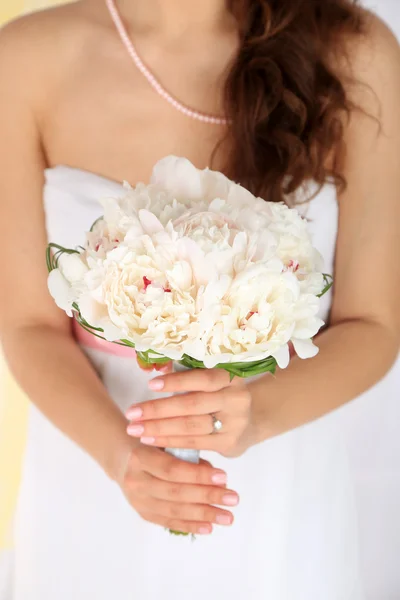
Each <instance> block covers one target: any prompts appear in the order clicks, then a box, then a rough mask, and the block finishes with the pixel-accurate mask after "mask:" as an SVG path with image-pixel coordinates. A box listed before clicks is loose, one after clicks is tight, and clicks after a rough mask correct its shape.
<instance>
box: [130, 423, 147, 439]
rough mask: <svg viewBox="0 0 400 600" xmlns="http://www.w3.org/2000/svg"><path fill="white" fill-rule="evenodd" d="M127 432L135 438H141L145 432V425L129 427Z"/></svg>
mask: <svg viewBox="0 0 400 600" xmlns="http://www.w3.org/2000/svg"><path fill="white" fill-rule="evenodd" d="M127 431H128V434H129V435H133V436H134V437H140V436H141V435H142V433H143V432H144V427H143V425H129V427H128V429H127Z"/></svg>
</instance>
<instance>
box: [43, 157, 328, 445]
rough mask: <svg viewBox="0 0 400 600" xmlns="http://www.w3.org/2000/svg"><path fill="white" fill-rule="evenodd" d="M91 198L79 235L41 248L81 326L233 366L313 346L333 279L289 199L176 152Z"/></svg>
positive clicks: (268, 367)
mask: <svg viewBox="0 0 400 600" xmlns="http://www.w3.org/2000/svg"><path fill="white" fill-rule="evenodd" d="M99 200H100V201H101V204H102V206H103V211H104V214H103V216H102V217H100V218H99V219H98V220H97V221H96V222H95V223H94V225H93V227H92V229H91V231H90V232H89V233H87V235H86V243H85V245H84V246H82V247H79V248H77V249H66V248H62V247H60V246H58V245H57V244H50V245H49V247H48V251H47V263H48V269H49V271H50V274H49V279H48V286H49V290H50V293H51V294H52V296H53V297H54V299H55V301H56V303H57V305H58V306H59V307H60V308H62V309H63V310H65V311H66V312H67V313H68V314H69V315H70V316H75V318H76V319H77V320H78V322H79V323H80V324H81V325H82V327H84V328H85V329H87V330H88V331H90V332H91V333H93V334H94V335H97V336H100V337H102V338H104V339H106V340H108V341H110V342H117V343H119V344H123V345H127V346H131V347H133V348H135V349H136V352H137V355H138V358H139V359H140V360H141V361H142V362H144V363H146V364H148V363H164V362H168V361H170V360H173V361H178V362H179V363H180V364H181V365H183V366H184V367H187V368H206V369H212V368H218V369H226V370H227V371H228V372H229V373H230V374H231V377H234V376H239V377H249V376H252V375H259V374H261V373H265V372H271V373H273V372H275V369H276V366H277V365H278V366H279V367H280V368H285V367H287V366H288V364H289V357H290V352H289V345H290V344H292V345H293V348H294V350H295V352H296V353H297V354H298V356H299V357H300V358H310V357H313V356H315V355H316V354H317V352H318V348H317V347H316V346H315V345H314V344H313V342H312V338H313V336H315V334H316V333H317V332H318V331H319V329H320V328H321V327H322V325H323V321H322V320H321V319H320V318H319V317H318V310H319V304H320V302H319V297H320V296H321V295H322V294H323V293H325V292H326V291H327V289H329V287H330V285H331V283H332V282H331V277H330V276H328V275H324V274H323V273H322V261H321V257H320V255H319V253H318V252H317V250H316V249H315V248H314V247H313V245H312V242H311V238H310V235H309V232H308V228H307V222H306V221H305V220H304V219H303V218H302V217H301V216H300V215H299V214H298V212H297V211H296V210H293V209H290V208H288V207H287V206H286V205H284V204H278V203H271V202H265V201H264V200H262V199H261V198H255V197H254V196H253V195H252V194H251V193H250V192H249V191H247V190H246V189H244V188H243V187H241V186H240V185H237V184H236V183H234V182H232V181H230V180H229V179H228V178H227V177H225V176H224V175H222V174H221V173H218V172H214V171H211V170H208V169H206V170H204V171H200V170H198V169H196V168H195V167H194V166H193V165H192V164H191V163H190V162H189V161H188V160H186V159H183V158H176V157H173V156H170V157H167V158H165V159H163V160H161V161H160V162H159V163H158V164H157V165H156V166H155V168H154V171H153V175H152V178H151V183H150V185H144V184H139V185H137V186H136V187H135V188H131V187H130V186H129V185H128V184H125V186H124V193H123V194H122V195H121V197H120V198H104V199H99ZM191 452H193V451H191Z"/></svg>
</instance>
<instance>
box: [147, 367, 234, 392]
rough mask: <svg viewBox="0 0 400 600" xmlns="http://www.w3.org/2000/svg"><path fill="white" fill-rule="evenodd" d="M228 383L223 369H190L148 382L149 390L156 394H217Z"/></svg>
mask: <svg viewBox="0 0 400 600" xmlns="http://www.w3.org/2000/svg"><path fill="white" fill-rule="evenodd" d="M229 383H230V377H229V373H228V372H227V371H224V369H192V370H190V371H183V372H181V373H171V374H169V375H164V376H162V377H156V378H155V379H152V380H151V381H149V388H150V389H151V390H153V391H157V392H159V391H163V392H197V391H200V392H201V391H203V392H217V391H218V390H221V389H222V388H224V387H227V386H228V385H229Z"/></svg>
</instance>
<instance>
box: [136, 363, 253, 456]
mask: <svg viewBox="0 0 400 600" xmlns="http://www.w3.org/2000/svg"><path fill="white" fill-rule="evenodd" d="M149 388H150V389H151V390H153V391H158V392H162V393H173V394H177V395H173V396H169V397H167V398H160V399H157V400H148V401H147V402H143V403H141V404H135V405H134V406H132V407H131V408H130V409H129V410H128V411H127V413H126V416H127V418H128V419H129V420H130V421H131V423H130V424H129V426H128V434H129V435H131V436H132V437H137V438H140V440H141V442H142V443H143V444H147V445H151V446H157V447H159V448H188V449H189V448H190V449H191V448H194V449H197V450H213V451H215V452H219V453H220V454H222V455H223V456H229V457H234V456H240V455H241V454H243V453H244V452H245V451H246V450H247V449H248V448H249V447H250V446H252V445H254V444H255V443H257V440H256V427H255V423H254V422H253V411H252V397H251V394H250V390H249V387H248V385H247V384H246V383H245V380H244V379H240V378H238V377H235V378H234V379H233V381H232V382H231V381H230V378H229V373H227V372H226V371H223V370H221V369H213V370H205V369H194V370H192V371H184V372H181V373H171V374H167V375H163V376H161V377H157V378H155V379H152V380H151V381H150V382H149ZM216 421H220V422H221V423H222V428H221V429H220V430H219V431H217V432H214V424H215V423H216Z"/></svg>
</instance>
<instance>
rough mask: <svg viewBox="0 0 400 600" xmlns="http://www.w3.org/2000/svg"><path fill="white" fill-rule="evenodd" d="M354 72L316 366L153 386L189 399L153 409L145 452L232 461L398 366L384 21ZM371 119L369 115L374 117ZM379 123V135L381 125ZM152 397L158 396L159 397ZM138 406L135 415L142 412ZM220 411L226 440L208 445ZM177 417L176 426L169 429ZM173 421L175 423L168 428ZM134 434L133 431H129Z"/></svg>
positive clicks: (394, 146)
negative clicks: (207, 453)
mask: <svg viewBox="0 0 400 600" xmlns="http://www.w3.org/2000/svg"><path fill="white" fill-rule="evenodd" d="M352 56H353V57H354V64H353V70H354V72H355V77H356V78H357V79H358V80H360V81H361V82H363V83H364V84H365V85H359V86H357V88H356V89H355V91H353V93H356V96H355V97H354V101H355V103H356V104H357V105H359V106H361V107H362V108H363V109H364V110H365V113H366V114H364V113H363V112H356V113H354V114H353V115H352V118H351V121H350V123H349V125H348V127H347V130H346V140H345V141H346V146H347V152H346V156H345V165H344V174H345V177H346V179H347V184H348V185H347V189H346V191H345V193H343V194H342V196H341V197H340V199H339V203H340V206H339V209H340V218H339V235H338V241H337V252H336V265H335V285H334V299H333V307H332V313H331V319H330V327H329V328H328V329H327V330H326V331H325V332H324V333H322V334H321V335H320V336H319V337H318V342H317V344H318V346H319V348H320V352H319V354H318V355H317V357H315V358H313V359H311V360H306V361H302V360H300V359H298V358H294V359H293V360H292V362H291V364H290V366H289V368H288V369H286V370H284V371H280V372H279V373H278V374H277V376H276V377H271V376H264V377H262V378H260V379H258V380H257V381H255V382H252V383H250V384H249V385H246V384H245V383H244V382H243V381H240V380H237V379H236V380H234V382H233V384H231V385H229V379H228V377H227V375H226V374H225V373H223V372H220V371H217V370H215V371H214V372H209V373H206V372H193V373H179V374H174V375H168V376H166V377H162V378H158V380H154V381H153V382H152V384H151V385H157V383H156V382H161V383H158V385H159V388H158V389H161V386H162V389H163V391H165V392H192V393H189V394H183V395H181V396H175V397H174V398H172V399H167V400H158V401H154V402H149V403H147V404H145V405H143V406H142V407H141V409H142V412H143V414H142V415H141V417H138V416H137V410H136V412H133V411H132V412H128V417H130V418H131V419H132V420H138V419H139V418H141V419H142V421H143V432H142V433H141V435H142V436H144V437H145V438H146V439H145V441H146V443H149V444H154V445H162V446H164V445H166V446H170V447H178V448H179V447H186V448H192V447H193V448H202V449H209V450H215V451H218V452H221V453H222V454H225V455H229V456H234V455H238V454H241V453H242V452H243V451H244V450H246V448H248V447H249V446H251V445H253V444H256V443H258V442H261V441H263V440H266V439H268V438H270V437H272V436H275V435H279V434H280V433H283V432H286V431H289V430H291V429H294V428H296V427H298V426H300V425H304V424H305V423H308V422H310V421H312V420H314V419H317V418H318V417H321V416H323V415H325V414H327V413H329V412H330V411H332V410H334V409H336V408H338V407H339V406H341V405H343V404H345V403H346V402H348V401H350V400H352V399H353V398H355V397H356V396H358V395H359V394H360V393H362V392H363V391H365V390H367V389H368V388H369V387H371V386H372V385H373V384H374V383H376V382H377V381H378V380H379V379H380V378H381V377H383V376H384V375H385V373H386V372H387V371H388V370H389V369H390V367H391V365H392V364H393V362H394V361H395V359H396V356H397V352H398V349H399V341H400V311H399V306H400V268H399V258H400V49H399V46H398V44H397V41H396V40H395V38H394V37H393V36H392V34H391V33H390V31H389V30H388V29H387V27H385V26H384V25H383V24H381V23H380V22H379V21H377V20H374V22H373V23H372V30H371V35H370V36H369V38H368V39H366V40H365V41H363V43H362V44H361V45H360V46H359V47H358V48H356V49H354V51H353V53H352ZM369 115H372V116H369ZM375 116H376V117H377V118H379V122H380V128H379V126H378V123H377V120H376V119H374V117H375ZM153 389H154V388H153ZM137 408H138V407H136V409H137ZM212 412H217V413H218V416H219V417H220V418H221V420H222V422H223V423H224V429H223V433H221V434H218V435H216V436H210V435H209V434H210V433H211V431H212V420H211V419H210V416H209V413H212ZM171 417H177V418H176V420H175V422H174V423H172V419H171ZM167 418H169V421H168V422H167V421H165V420H164V419H167ZM132 431H133V429H132Z"/></svg>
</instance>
